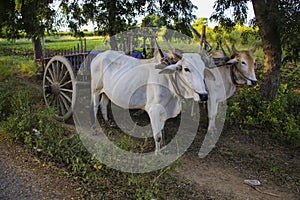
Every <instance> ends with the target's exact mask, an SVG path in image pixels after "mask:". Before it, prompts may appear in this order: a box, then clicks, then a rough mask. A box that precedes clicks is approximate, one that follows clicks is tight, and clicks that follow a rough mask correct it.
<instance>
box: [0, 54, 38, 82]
mask: <svg viewBox="0 0 300 200" xmlns="http://www.w3.org/2000/svg"><path fill="white" fill-rule="evenodd" d="M36 70H37V66H36V65H35V64H34V61H33V60H32V58H29V57H25V56H1V57H0V81H4V80H7V79H10V78H12V77H13V76H14V75H15V74H16V73H21V74H23V75H29V76H31V75H34V74H35V73H36Z"/></svg>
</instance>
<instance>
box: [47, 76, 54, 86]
mask: <svg viewBox="0 0 300 200" xmlns="http://www.w3.org/2000/svg"><path fill="white" fill-rule="evenodd" d="M46 79H47V80H48V81H49V83H50V84H51V85H52V84H53V79H51V78H50V77H49V76H47V75H46Z"/></svg>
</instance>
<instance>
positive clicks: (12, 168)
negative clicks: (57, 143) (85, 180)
mask: <svg viewBox="0 0 300 200" xmlns="http://www.w3.org/2000/svg"><path fill="white" fill-rule="evenodd" d="M77 188H79V186H78V185H77V184H76V183H75V182H74V180H72V179H71V178H68V177H67V176H66V175H65V174H64V171H63V170H61V169H58V168H56V167H54V166H53V165H51V163H41V162H40V161H39V160H37V159H36V158H35V157H33V156H32V155H30V154H29V153H27V152H24V149H23V148H22V147H20V146H18V145H16V144H14V143H12V142H9V141H7V140H5V139H4V137H3V135H2V134H0V199H5V200H10V199H12V200H18V199H20V200H24V199H73V198H75V197H76V199H78V198H79V197H80V193H79V191H77V190H76V189H77Z"/></svg>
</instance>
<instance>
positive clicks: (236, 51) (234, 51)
mask: <svg viewBox="0 0 300 200" xmlns="http://www.w3.org/2000/svg"><path fill="white" fill-rule="evenodd" d="M231 49H232V53H233V54H238V53H239V51H238V50H237V49H236V48H235V45H234V44H233V45H232V47H231Z"/></svg>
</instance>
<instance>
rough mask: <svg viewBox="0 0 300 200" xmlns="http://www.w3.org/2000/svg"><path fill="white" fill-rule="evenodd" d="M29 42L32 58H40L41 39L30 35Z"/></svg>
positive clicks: (41, 52)
mask: <svg viewBox="0 0 300 200" xmlns="http://www.w3.org/2000/svg"><path fill="white" fill-rule="evenodd" d="M31 42H32V45H33V52H34V59H35V60H36V59H40V58H41V57H42V56H43V49H42V43H41V39H40V38H39V37H32V38H31Z"/></svg>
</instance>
